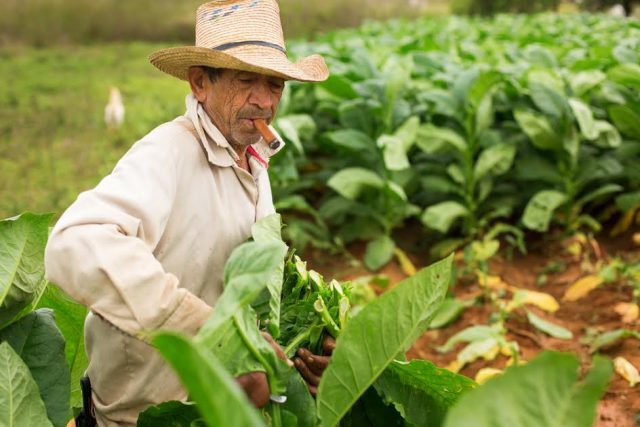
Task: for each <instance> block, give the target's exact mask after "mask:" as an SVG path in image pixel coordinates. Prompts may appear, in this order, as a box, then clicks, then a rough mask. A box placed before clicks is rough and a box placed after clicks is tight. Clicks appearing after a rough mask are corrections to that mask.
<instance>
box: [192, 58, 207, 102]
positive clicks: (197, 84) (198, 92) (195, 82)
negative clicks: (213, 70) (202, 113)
mask: <svg viewBox="0 0 640 427" xmlns="http://www.w3.org/2000/svg"><path fill="white" fill-rule="evenodd" d="M207 78H208V77H207V73H205V72H204V70H203V69H202V67H189V85H190V86H191V92H193V96H195V97H196V99H197V100H198V102H204V101H205V100H206V99H207V90H206V87H205V84H206V80H207Z"/></svg>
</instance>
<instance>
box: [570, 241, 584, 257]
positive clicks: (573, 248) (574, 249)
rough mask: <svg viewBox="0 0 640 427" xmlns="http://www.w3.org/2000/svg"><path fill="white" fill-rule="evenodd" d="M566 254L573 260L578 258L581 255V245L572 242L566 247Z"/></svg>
mask: <svg viewBox="0 0 640 427" xmlns="http://www.w3.org/2000/svg"><path fill="white" fill-rule="evenodd" d="M567 252H569V254H570V255H573V256H574V257H575V258H580V255H581V254H582V245H581V244H580V243H579V242H573V243H571V244H569V245H568V246H567Z"/></svg>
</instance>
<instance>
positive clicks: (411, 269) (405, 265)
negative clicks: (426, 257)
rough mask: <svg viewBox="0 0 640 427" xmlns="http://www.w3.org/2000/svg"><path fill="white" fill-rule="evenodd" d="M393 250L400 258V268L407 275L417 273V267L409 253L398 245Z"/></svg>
mask: <svg viewBox="0 0 640 427" xmlns="http://www.w3.org/2000/svg"><path fill="white" fill-rule="evenodd" d="M393 252H394V253H395V254H396V258H398V263H400V268H401V269H402V271H403V272H404V274H406V275H407V276H409V277H411V276H413V275H414V274H416V267H415V266H414V265H413V263H412V262H411V260H410V259H409V257H408V256H407V254H406V253H405V252H404V251H403V250H402V249H400V248H398V247H396V248H395V249H394V250H393Z"/></svg>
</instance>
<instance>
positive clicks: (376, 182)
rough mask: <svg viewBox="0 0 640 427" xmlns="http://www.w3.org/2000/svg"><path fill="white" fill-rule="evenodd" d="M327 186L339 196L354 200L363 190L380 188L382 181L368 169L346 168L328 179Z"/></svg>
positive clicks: (382, 184)
mask: <svg viewBox="0 0 640 427" xmlns="http://www.w3.org/2000/svg"><path fill="white" fill-rule="evenodd" d="M327 185H328V186H329V187H331V188H333V189H334V190H335V191H336V192H337V193H338V194H340V195H341V196H343V197H346V198H347V199H350V200H355V199H356V198H357V197H358V196H359V195H360V193H361V192H362V191H363V190H364V189H365V188H374V189H380V188H382V187H383V186H384V181H383V180H382V178H380V176H378V175H377V174H376V173H375V172H372V171H370V170H368V169H364V168H346V169H342V170H341V171H338V172H337V173H336V174H334V175H333V176H332V177H331V178H329V181H328V182H327Z"/></svg>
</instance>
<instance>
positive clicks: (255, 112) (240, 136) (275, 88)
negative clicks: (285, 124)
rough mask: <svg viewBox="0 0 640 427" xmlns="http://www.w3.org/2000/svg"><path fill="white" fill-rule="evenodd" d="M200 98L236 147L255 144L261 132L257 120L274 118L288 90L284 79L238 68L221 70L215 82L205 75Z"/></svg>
mask: <svg viewBox="0 0 640 427" xmlns="http://www.w3.org/2000/svg"><path fill="white" fill-rule="evenodd" d="M203 83H204V84H203V89H204V90H205V93H206V96H205V97H204V99H203V100H200V101H201V102H202V104H203V106H204V109H205V111H206V112H207V113H208V114H209V117H211V120H212V121H213V123H214V124H215V125H216V126H217V127H218V129H220V132H222V134H223V135H224V136H225V137H226V138H227V140H228V141H229V143H231V144H232V145H236V146H247V145H250V144H255V143H256V142H258V141H259V140H260V133H259V132H258V130H257V129H256V127H255V126H254V124H253V119H264V120H266V121H267V123H270V122H271V121H272V120H273V117H274V116H275V114H276V109H277V108H278V103H279V102H280V97H281V96H282V90H283V89H284V80H283V79H281V78H278V77H269V76H265V75H262V74H257V73H251V72H248V71H238V70H227V69H224V70H220V72H219V74H218V78H217V79H215V80H213V81H211V80H209V77H208V76H207V75H206V74H205V75H204V77H203Z"/></svg>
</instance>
